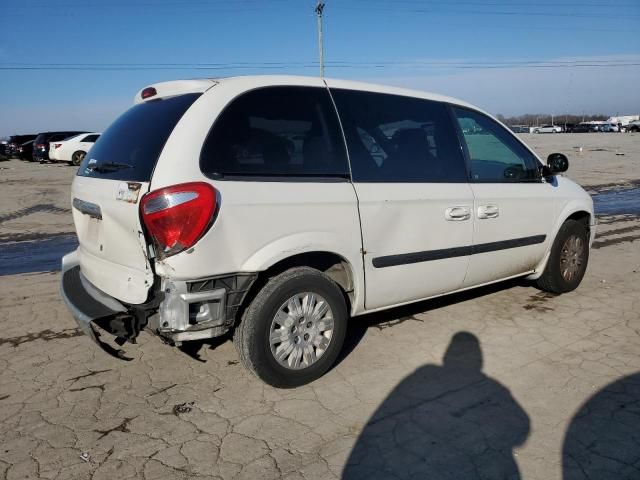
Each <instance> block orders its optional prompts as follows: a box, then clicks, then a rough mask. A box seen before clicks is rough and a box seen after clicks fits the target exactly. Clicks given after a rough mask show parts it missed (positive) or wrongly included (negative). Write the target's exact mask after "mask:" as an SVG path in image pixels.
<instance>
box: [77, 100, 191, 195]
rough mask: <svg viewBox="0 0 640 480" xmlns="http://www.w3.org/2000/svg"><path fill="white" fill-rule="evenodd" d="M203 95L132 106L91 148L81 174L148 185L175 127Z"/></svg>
mask: <svg viewBox="0 0 640 480" xmlns="http://www.w3.org/2000/svg"><path fill="white" fill-rule="evenodd" d="M200 95H201V94H200V93H190V94H186V95H179V96H175V97H169V98H164V99H157V100H151V101H148V102H144V103H140V104H138V105H135V106H134V107H131V108H130V109H129V110H127V111H126V112H125V113H123V114H122V115H121V116H120V117H118V119H117V120H116V121H115V122H113V123H112V124H111V126H109V128H107V130H106V131H105V132H104V133H103V134H102V135H101V136H100V138H99V139H98V141H97V142H96V143H95V144H94V145H93V147H91V152H90V155H87V156H86V157H85V159H84V160H83V162H82V164H81V165H80V168H79V169H78V175H81V176H85V177H99V178H107V179H112V180H129V181H138V182H148V181H149V180H151V174H152V173H153V169H154V167H155V165H156V162H157V161H158V157H159V156H160V153H161V152H162V149H163V147H164V144H165V143H166V141H167V139H168V138H169V135H170V134H171V132H172V131H173V128H174V127H175V126H176V124H177V123H178V121H179V120H180V118H182V115H183V114H184V113H185V112H186V111H187V109H188V108H189V107H190V106H191V105H192V104H193V102H195V100H196V99H197V98H198V97H199V96H200Z"/></svg>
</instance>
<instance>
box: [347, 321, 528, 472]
mask: <svg viewBox="0 0 640 480" xmlns="http://www.w3.org/2000/svg"><path fill="white" fill-rule="evenodd" d="M529 424H530V422H529V417H528V415H527V414H526V412H525V411H524V410H523V409H522V407H521V406H520V405H519V404H518V403H517V402H516V401H515V399H514V398H513V397H512V395H511V393H510V392H509V390H508V389H507V388H506V387H504V386H503V385H501V384H500V383H499V382H497V381H496V380H494V379H492V378H490V377H488V376H487V375H485V374H484V373H483V372H482V350H481V347H480V342H479V340H478V338H477V337H476V336H475V335H473V334H471V333H468V332H458V333H456V334H455V335H454V336H453V338H452V339H451V343H450V344H449V347H448V349H447V351H446V353H445V355H444V359H443V362H442V365H441V366H440V365H424V366H422V367H420V368H418V369H417V370H416V371H415V372H413V373H412V374H411V375H409V376H408V377H406V378H405V379H404V380H402V382H400V384H399V385H398V386H397V387H396V388H395V389H394V390H393V391H392V392H391V394H390V395H389V396H388V397H387V398H386V399H385V401H384V402H383V403H382V405H381V406H380V407H379V408H378V409H377V410H376V412H375V413H374V414H373V415H372V417H371V418H370V419H369V421H368V422H367V425H366V426H365V428H364V430H363V431H362V433H361V434H360V436H359V437H358V440H357V443H356V445H355V446H354V448H353V450H352V452H351V454H350V456H349V459H348V461H347V464H346V466H345V468H344V471H343V479H345V480H354V479H371V478H376V479H399V478H411V479H413V478H415V479H427V478H428V479H430V480H436V479H451V480H454V479H455V480H458V479H464V478H474V479H475V478H478V479H492V480H494V479H495V480H497V479H512V480H513V479H518V478H520V472H519V470H518V466H517V464H516V462H515V459H514V455H513V449H514V447H516V446H518V445H522V444H523V443H524V442H525V440H526V439H527V436H528V434H529Z"/></svg>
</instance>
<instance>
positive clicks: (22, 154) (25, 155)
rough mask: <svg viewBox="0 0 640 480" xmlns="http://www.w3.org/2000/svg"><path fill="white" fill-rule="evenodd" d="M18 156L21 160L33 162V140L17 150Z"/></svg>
mask: <svg viewBox="0 0 640 480" xmlns="http://www.w3.org/2000/svg"><path fill="white" fill-rule="evenodd" d="M17 151H18V153H17V156H18V158H19V159H20V160H27V161H28V160H31V157H32V156H33V140H29V141H28V142H24V143H23V144H21V145H20V146H19V147H18V148H17Z"/></svg>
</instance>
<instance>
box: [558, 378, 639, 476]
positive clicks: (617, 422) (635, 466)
mask: <svg viewBox="0 0 640 480" xmlns="http://www.w3.org/2000/svg"><path fill="white" fill-rule="evenodd" d="M562 473H563V479H564V480H583V479H598V480H631V479H634V480H637V479H640V373H636V374H634V375H629V376H627V377H623V378H621V379H620V380H617V381H615V382H613V383H611V384H609V385H607V386H606V387H604V388H603V389H602V390H600V391H599V392H597V393H596V394H595V395H594V396H592V397H591V398H590V399H589V400H587V401H586V402H585V403H584V404H583V405H582V407H580V409H579V410H578V412H577V413H576V414H575V416H574V417H573V419H572V420H571V423H570V425H569V428H568V429H567V433H566V436H565V440H564V445H563V448H562Z"/></svg>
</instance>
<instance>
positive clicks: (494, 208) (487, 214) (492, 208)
mask: <svg viewBox="0 0 640 480" xmlns="http://www.w3.org/2000/svg"><path fill="white" fill-rule="evenodd" d="M499 215H500V208H498V205H480V206H479V207H478V218H496V217H498V216H499Z"/></svg>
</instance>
